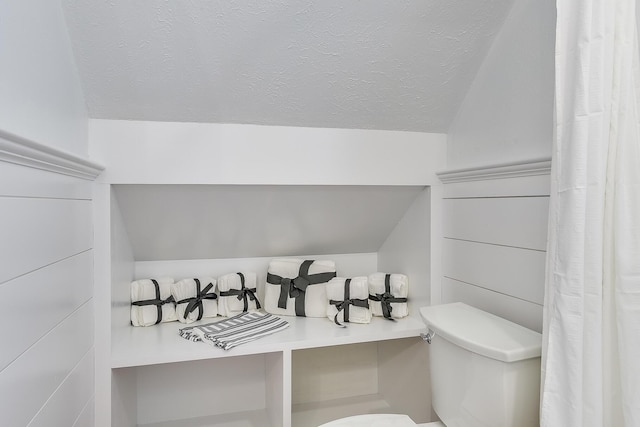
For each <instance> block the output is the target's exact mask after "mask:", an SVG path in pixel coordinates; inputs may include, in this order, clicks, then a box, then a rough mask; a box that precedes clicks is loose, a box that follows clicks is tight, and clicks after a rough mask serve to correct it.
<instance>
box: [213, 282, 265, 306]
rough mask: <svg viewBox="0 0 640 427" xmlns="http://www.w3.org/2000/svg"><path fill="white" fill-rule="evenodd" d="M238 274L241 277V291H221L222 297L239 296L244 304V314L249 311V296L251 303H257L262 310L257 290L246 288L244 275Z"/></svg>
mask: <svg viewBox="0 0 640 427" xmlns="http://www.w3.org/2000/svg"><path fill="white" fill-rule="evenodd" d="M237 274H238V276H240V289H229V290H228V291H220V296H221V297H229V296H233V295H237V296H238V301H240V300H243V302H244V308H243V309H242V311H243V312H245V311H249V301H248V300H247V295H248V296H249V299H250V300H251V301H255V302H256V308H261V307H262V306H261V305H260V301H259V300H258V297H256V288H246V287H245V286H244V274H242V273H237Z"/></svg>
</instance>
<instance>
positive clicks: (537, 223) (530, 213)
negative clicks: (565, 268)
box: [443, 196, 549, 251]
mask: <svg viewBox="0 0 640 427" xmlns="http://www.w3.org/2000/svg"><path fill="white" fill-rule="evenodd" d="M444 209H445V210H446V212H447V215H445V216H444V218H443V229H444V230H443V233H444V235H445V236H447V237H449V238H454V239H461V240H471V241H475V242H486V243H494V244H498V245H507V246H515V247H519V248H528V249H538V250H541V251H544V250H546V245H547V234H546V227H547V221H548V211H549V197H546V196H542V197H504V198H464V199H446V200H444Z"/></svg>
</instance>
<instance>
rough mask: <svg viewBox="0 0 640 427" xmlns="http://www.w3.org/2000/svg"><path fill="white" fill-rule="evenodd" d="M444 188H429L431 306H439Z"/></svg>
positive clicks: (438, 186) (437, 186)
mask: <svg viewBox="0 0 640 427" xmlns="http://www.w3.org/2000/svg"><path fill="white" fill-rule="evenodd" d="M443 190H444V186H442V185H432V186H430V187H429V194H430V195H431V202H430V204H431V211H430V212H429V219H430V225H431V228H430V230H429V234H430V236H431V239H430V251H431V253H430V263H429V265H430V267H431V269H430V272H429V277H430V284H431V286H429V288H430V289H429V302H430V304H431V305H435V304H440V296H441V295H442V292H441V288H440V287H441V281H442V237H443V235H442V223H443V217H444V215H443V210H444V209H443V207H442V201H443V200H442V194H443Z"/></svg>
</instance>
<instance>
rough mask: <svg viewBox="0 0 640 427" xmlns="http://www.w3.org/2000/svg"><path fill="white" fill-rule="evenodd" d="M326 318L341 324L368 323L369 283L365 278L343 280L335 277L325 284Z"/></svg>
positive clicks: (369, 312) (369, 320)
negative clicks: (327, 302)
mask: <svg viewBox="0 0 640 427" xmlns="http://www.w3.org/2000/svg"><path fill="white" fill-rule="evenodd" d="M327 299H328V301H329V305H328V306H327V317H328V318H329V319H331V320H333V321H334V322H335V323H336V324H337V325H339V326H344V325H342V324H341V322H349V323H370V322H371V310H369V283H368V279H367V277H366V276H362V277H354V278H351V279H345V278H343V277H336V278H334V279H331V281H330V282H329V283H327Z"/></svg>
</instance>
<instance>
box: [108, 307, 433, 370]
mask: <svg viewBox="0 0 640 427" xmlns="http://www.w3.org/2000/svg"><path fill="white" fill-rule="evenodd" d="M414 303H415V305H414V306H411V307H410V311H411V315H410V316H409V317H406V318H404V319H403V320H402V321H397V322H390V321H388V320H385V319H383V318H381V317H376V318H374V319H373V320H372V322H371V323H370V324H368V325H360V324H355V323H354V324H350V325H349V327H348V328H339V327H338V326H336V325H335V324H334V323H333V322H332V321H330V320H329V319H327V318H302V317H284V319H285V320H286V321H287V322H289V324H290V326H289V327H288V328H287V329H285V330H284V331H281V332H278V333H277V334H274V335H270V336H267V337H263V338H261V339H259V340H257V341H253V342H249V343H246V344H243V345H241V346H238V347H235V348H233V349H231V350H228V351H224V350H220V349H212V348H210V347H209V346H207V345H205V344H202V345H200V344H201V343H193V342H191V341H187V340H185V339H183V338H181V337H180V336H179V335H178V329H179V328H180V327H181V325H182V324H181V323H179V322H168V323H161V324H159V325H155V326H153V327H147V328H143V327H138V328H134V327H129V328H120V329H116V330H114V336H112V338H111V339H112V345H113V349H112V357H111V363H112V367H113V368H122V367H130V366H145V365H155V364H161V363H170V362H188V361H191V360H202V359H217V358H225V357H231V356H242V355H248V354H264V353H270V352H275V351H287V350H298V349H303V348H314V347H324V346H329V345H342V344H355V343H361V342H371V341H379V340H385V339H394V338H405V337H415V336H418V335H419V334H420V332H423V331H424V323H423V322H422V320H421V319H420V317H419V315H417V311H418V309H417V307H419V306H420V305H421V303H420V302H418V301H414ZM422 304H424V303H422ZM200 322H201V323H206V322H205V321H200Z"/></svg>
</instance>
